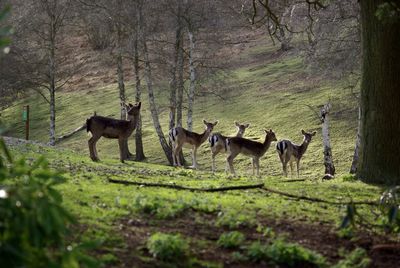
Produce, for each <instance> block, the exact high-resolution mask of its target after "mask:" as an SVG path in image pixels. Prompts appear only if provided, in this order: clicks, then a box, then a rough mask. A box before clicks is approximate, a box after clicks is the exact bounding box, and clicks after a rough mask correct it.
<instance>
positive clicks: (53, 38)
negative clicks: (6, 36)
mask: <svg viewBox="0 0 400 268" xmlns="http://www.w3.org/2000/svg"><path fill="white" fill-rule="evenodd" d="M50 18H51V21H50V44H49V46H50V48H49V49H50V51H49V91H50V92H49V93H50V132H49V134H50V145H52V146H54V145H55V143H56V78H55V76H56V62H55V61H56V55H55V50H56V25H55V21H54V20H55V18H54V16H50Z"/></svg>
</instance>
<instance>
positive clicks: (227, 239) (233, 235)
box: [217, 231, 246, 248]
mask: <svg viewBox="0 0 400 268" xmlns="http://www.w3.org/2000/svg"><path fill="white" fill-rule="evenodd" d="M245 239H246V238H245V236H244V235H243V234H242V233H241V232H238V231H233V232H229V233H223V234H222V235H221V236H220V237H219V239H218V241H217V244H218V246H220V247H223V248H237V247H239V246H240V245H241V244H242V243H243V242H244V241H245Z"/></svg>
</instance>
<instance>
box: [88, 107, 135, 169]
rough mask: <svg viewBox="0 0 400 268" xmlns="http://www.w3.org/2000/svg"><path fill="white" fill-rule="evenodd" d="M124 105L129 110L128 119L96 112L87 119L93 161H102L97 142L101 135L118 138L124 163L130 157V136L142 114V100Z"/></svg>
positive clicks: (121, 158)
mask: <svg viewBox="0 0 400 268" xmlns="http://www.w3.org/2000/svg"><path fill="white" fill-rule="evenodd" d="M124 105H125V109H126V111H127V120H119V119H114V118H109V117H104V116H98V115H96V114H95V115H93V116H92V117H90V118H88V119H87V120H86V131H87V132H90V133H91V135H92V137H91V138H90V139H89V141H88V145H89V152H90V158H91V159H92V160H93V161H100V159H99V157H98V154H97V149H96V143H97V141H98V140H99V139H100V138H101V137H105V138H108V139H118V145H119V154H120V161H121V162H122V163H124V160H126V159H128V157H129V150H128V138H129V137H130V136H131V134H132V132H133V131H134V130H135V128H136V125H137V122H138V119H139V116H140V107H141V102H139V103H137V104H135V105H133V104H131V103H129V104H125V103H124Z"/></svg>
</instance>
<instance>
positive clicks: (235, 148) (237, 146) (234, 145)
mask: <svg viewBox="0 0 400 268" xmlns="http://www.w3.org/2000/svg"><path fill="white" fill-rule="evenodd" d="M264 131H265V140H264V143H261V142H257V141H253V140H249V139H245V138H241V137H233V138H228V139H227V140H226V145H227V147H228V157H227V158H226V162H227V165H229V168H230V171H231V173H233V174H234V175H235V176H236V173H235V170H234V168H233V159H235V157H236V156H237V155H238V154H240V153H242V154H244V155H247V156H250V157H251V159H252V165H253V175H254V168H255V167H256V168H257V176H258V177H259V176H260V158H261V157H262V156H263V155H264V154H265V153H266V152H267V150H268V148H269V147H270V146H271V143H272V142H273V141H276V136H275V133H274V132H273V131H272V129H270V130H264Z"/></svg>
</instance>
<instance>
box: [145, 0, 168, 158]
mask: <svg viewBox="0 0 400 268" xmlns="http://www.w3.org/2000/svg"><path fill="white" fill-rule="evenodd" d="M138 15H139V22H140V25H139V32H140V39H141V42H142V47H143V56H144V62H145V75H144V76H145V79H146V84H147V89H148V92H149V106H150V112H151V117H152V119H153V124H154V128H155V129H156V132H157V135H158V138H159V140H160V144H161V147H162V149H163V150H164V153H165V156H166V157H167V159H168V162H169V163H170V164H171V165H172V151H171V147H170V146H168V143H167V141H166V140H165V136H164V133H163V131H162V128H161V125H160V122H159V120H158V112H157V107H156V103H155V100H154V92H153V80H152V74H151V66H150V61H149V54H148V51H147V44H146V39H145V35H144V32H143V31H144V29H143V28H144V27H143V14H142V5H141V4H140V7H139V8H138Z"/></svg>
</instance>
